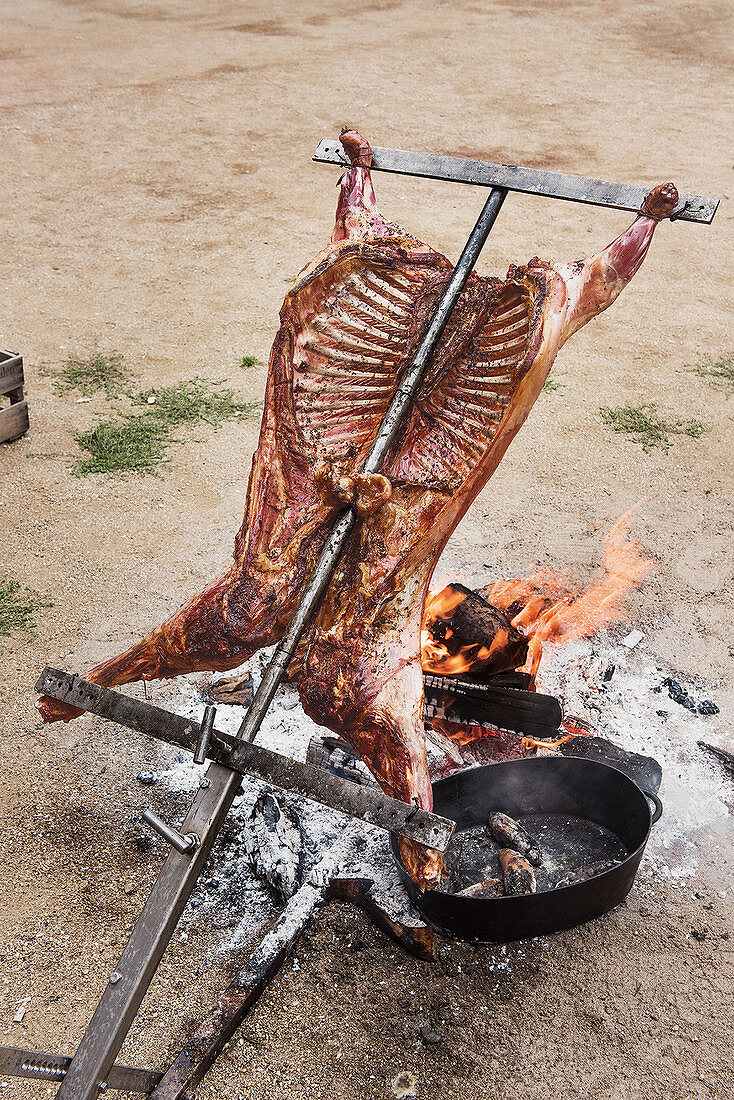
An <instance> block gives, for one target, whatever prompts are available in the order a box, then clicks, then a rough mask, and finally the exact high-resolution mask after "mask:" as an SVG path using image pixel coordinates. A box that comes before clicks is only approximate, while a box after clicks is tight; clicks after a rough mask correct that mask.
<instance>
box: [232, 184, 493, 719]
mask: <svg viewBox="0 0 734 1100" xmlns="http://www.w3.org/2000/svg"><path fill="white" fill-rule="evenodd" d="M506 195H507V191H506V190H505V188H503V187H495V188H493V189H492V190H491V191H490V194H489V197H488V199H487V201H486V203H485V204H484V209H483V210H482V212H481V214H480V215H479V218H478V219H477V223H476V225H475V226H474V229H473V230H472V232H471V235H470V236H469V239H468V241H467V242H466V245H465V246H464V250H463V252H462V253H461V256H460V257H459V261H458V263H457V264H456V267H455V268H454V270H453V273H452V275H451V279H450V280H449V283H448V286H447V287H446V289H445V290H444V292H443V294H442V295H441V299H440V301H439V303H438V306H437V307H436V310H435V312H434V314H433V317H432V319H431V322H430V324H429V325H428V328H427V329H426V331H425V333H424V334H423V338H422V339H421V342H420V345H419V347H418V350H417V351H416V353H415V355H414V357H413V361H412V363H411V364H410V367H409V368H408V370H407V371H406V372H405V375H404V377H403V380H402V382H401V383H400V385H399V386H398V388H397V390H396V391H395V393H394V394H393V397H392V400H391V402H390V405H389V407H388V410H387V412H386V413H385V416H384V417H383V420H382V423H381V424H380V427H379V428H378V430H377V435H376V436H375V439H374V442H373V444H372V447H371V449H370V452H369V454H368V455H367V458H366V459H365V462H364V466H363V467H362V472H363V473H365V474H374V473H377V472H378V471H379V469H380V466H381V465H382V462H383V461H384V459H385V456H386V455H387V452H388V451H389V449H390V446H391V444H392V443H393V441H394V440H395V437H396V436H397V433H398V429H399V427H400V424H401V421H402V419H403V416H404V415H405V413H406V410H407V409H408V406H409V405H410V403H411V401H412V400H413V398H414V397H415V394H416V392H417V389H418V386H419V385H420V381H421V378H422V377H423V373H424V371H425V369H426V366H427V365H428V360H429V359H430V357H431V355H432V354H433V352H434V351H435V348H436V345H437V344H438V341H439V340H440V339H441V334H442V332H443V330H444V328H445V327H446V322H447V321H448V319H449V317H450V316H451V311H452V310H453V308H454V306H455V305H456V302H457V301H458V299H459V295H460V294H461V292H462V290H463V289H464V287H465V286H466V282H467V279H468V278H469V276H470V275H471V273H472V269H473V268H474V265H475V263H476V262H477V259H478V258H479V253H480V252H481V251H482V248H483V246H484V242H485V241H486V239H487V237H488V235H489V231H490V230H491V228H492V226H493V225H494V223H495V221H496V219H497V215H498V214H499V212H500V209H501V207H502V203H503V202H504V200H505V196H506ZM356 519H357V514H356V512H355V510H354V508H348V509H347V510H346V511H345V512H344V513H343V514H342V515H341V516H339V518H338V519H337V521H336V523H335V524H334V527H333V529H332V532H331V535H330V536H329V538H328V540H327V542H326V545H325V546H324V548H323V550H322V551H321V557H320V558H319V560H318V562H317V563H316V568H315V569H314V571H313V573H312V574H311V576H310V578H309V580H308V581H307V583H306V587H305V588H304V590H303V593H302V594H301V598H300V599H299V601H298V604H297V606H296V609H295V611H294V613H293V617H292V619H291V621H290V623H289V625H288V629H287V630H286V632H285V634H284V635H283V637H282V638H281V640H280V642H279V643H278V646H277V647H276V649H275V652H274V653H273V655H272V657H271V658H270V662H269V664H268V666H267V668H266V669H265V673H264V675H263V678H262V680H261V681H260V685H259V687H258V689H257V691H256V692H255V697H254V699H253V700H252V702H251V704H250V706H249V708H248V711H247V714H246V715H245V717H244V720H243V722H242V725H241V726H240V728H239V731H238V737H240V738H241V739H242V740H243V741H253V740H254V739H255V737H256V736H257V732H258V730H259V729H260V726H261V725H262V722H263V719H264V718H265V715H266V714H267V711H268V708H269V707H270V704H271V702H272V701H273V696H274V695H275V692H276V690H277V688H278V685H279V684H280V682H281V680H282V679H283V676H284V675H285V672H286V669H287V668H288V665H289V664H290V662H291V659H292V658H293V654H294V653H295V651H296V647H297V645H298V643H299V641H300V640H301V636H302V634H303V632H304V630H305V629H306V627H307V625H308V623H309V620H310V619H311V616H312V615H313V613H314V611H315V610H316V608H317V606H318V604H319V602H320V600H321V597H322V596H323V594H324V592H325V590H326V587H327V585H328V583H329V581H330V580H331V577H332V574H333V573H334V570H335V569H336V565H337V562H338V561H339V557H340V555H341V552H342V550H343V549H344V546H345V544H346V541H347V539H348V538H349V535H350V533H351V531H352V529H353V527H354V525H355V523H356Z"/></svg>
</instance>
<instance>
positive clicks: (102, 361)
mask: <svg viewBox="0 0 734 1100" xmlns="http://www.w3.org/2000/svg"><path fill="white" fill-rule="evenodd" d="M122 359H123V357H122V355H119V354H118V353H117V352H113V353H112V355H93V356H92V357H91V359H69V360H68V362H67V363H65V364H64V366H63V367H62V368H61V372H60V374H59V376H58V378H57V379H56V382H55V383H54V387H55V389H56V392H57V393H66V392H67V391H68V390H79V392H80V393H83V394H84V395H85V397H89V396H90V394H93V393H97V391H98V390H104V391H105V393H106V394H107V396H108V397H117V396H118V394H119V393H120V390H121V389H122V387H123V385H124V384H125V382H127V381H128V380H129V378H130V371H129V370H128V369H127V367H124V366H123V365H122Z"/></svg>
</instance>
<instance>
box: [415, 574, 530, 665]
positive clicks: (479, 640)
mask: <svg viewBox="0 0 734 1100" xmlns="http://www.w3.org/2000/svg"><path fill="white" fill-rule="evenodd" d="M443 591H444V592H445V593H446V594H447V595H449V596H452V595H453V596H457V597H458V596H463V597H464V598H463V599H461V600H460V602H459V603H458V604H456V606H454V607H453V609H452V610H451V612H450V613H448V614H447V616H446V617H443V616H441V615H436V617H435V619H433V621H432V622H430V623H429V624H428V628H429V630H430V632H431V634H432V635H433V637H434V638H435V639H436V641H439V642H442V643H443V644H444V645H445V646H446V649H447V650H448V652H449V653H450V654H451V655H454V654H456V653H459V651H460V650H463V649H465V648H466V647H467V646H479V647H481V649H483V650H485V649H486V650H489V651H490V652H489V655H488V656H482V658H481V659H477V660H476V661H473V662H472V668H471V674H472V677H474V678H476V679H480V678H481V679H485V678H486V677H488V676H493V675H495V674H497V673H500V672H511V671H512V670H513V669H516V668H519V667H520V665H523V664H524V663H525V660H526V659H527V655H528V643H527V639H526V638H524V637H523V635H522V634H521V633H520V631H519V630H516V629H515V627H514V626H512V625H511V623H510V620H509V619H508V617H507V616H506V615H505V613H504V611H500V610H499V609H498V608H496V607H493V606H492V604H490V603H488V602H487V600H485V599H484V597H483V596H480V595H479V593H478V592H474V591H473V590H472V589H471V588H467V587H466V586H465V585H463V584H449V585H447V586H446V588H445V589H444V590H443ZM453 602H454V601H453V600H450V601H449V603H450V604H453Z"/></svg>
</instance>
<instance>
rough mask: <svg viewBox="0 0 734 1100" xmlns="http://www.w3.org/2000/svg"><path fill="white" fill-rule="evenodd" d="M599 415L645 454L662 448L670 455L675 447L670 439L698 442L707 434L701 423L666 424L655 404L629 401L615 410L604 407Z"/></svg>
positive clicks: (679, 422) (674, 422) (695, 421)
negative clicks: (640, 446) (637, 445)
mask: <svg viewBox="0 0 734 1100" xmlns="http://www.w3.org/2000/svg"><path fill="white" fill-rule="evenodd" d="M599 411H600V412H601V417H602V420H603V421H604V423H605V424H606V425H607V426H608V427H610V428H611V429H612V430H613V431H615V432H622V433H624V435H628V436H629V437H630V439H631V440H632V441H633V443H640V444H641V445H642V449H643V451H651V450H652V449H653V447H661V448H662V449H663V450H664V451H666V452H667V451H669V450H670V448H671V446H672V440H671V439H670V436H671V435H689V436H691V437H692V438H693V439H699V438H700V436H701V435H702V434H703V433H704V432H705V430H706V428H705V426H704V425H703V424H702V423H701V421H700V420H666V419H665V418H664V417H662V416H661V415H660V413H659V412H658V410H657V408H656V406H655V405H652V404H643V405H631V404H630V403H629V401H628V402H627V403H626V404H625V405H622V406H620V407H618V408H616V409H610V408H607V407H602V408H601V409H600V410H599Z"/></svg>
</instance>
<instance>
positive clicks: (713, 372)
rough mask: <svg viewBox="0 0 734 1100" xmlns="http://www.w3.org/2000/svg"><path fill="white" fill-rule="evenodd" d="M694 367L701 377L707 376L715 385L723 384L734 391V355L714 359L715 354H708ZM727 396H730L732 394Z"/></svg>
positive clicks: (708, 380)
mask: <svg viewBox="0 0 734 1100" xmlns="http://www.w3.org/2000/svg"><path fill="white" fill-rule="evenodd" d="M689 369H690V368H689ZM693 369H694V370H695V372H696V374H697V375H698V376H699V378H705V379H706V380H707V382H711V384H712V385H714V386H723V387H725V388H729V389H731V390H732V392H734V356H732V355H730V356H729V357H728V358H726V357H724V356H721V358H719V359H714V357H713V355H708V354H706V355H704V357H703V359H702V360H701V362H700V363H699V364H698V365H697V366H696V367H694V368H693ZM726 396H727V397H729V396H730V394H727V395H726Z"/></svg>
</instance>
